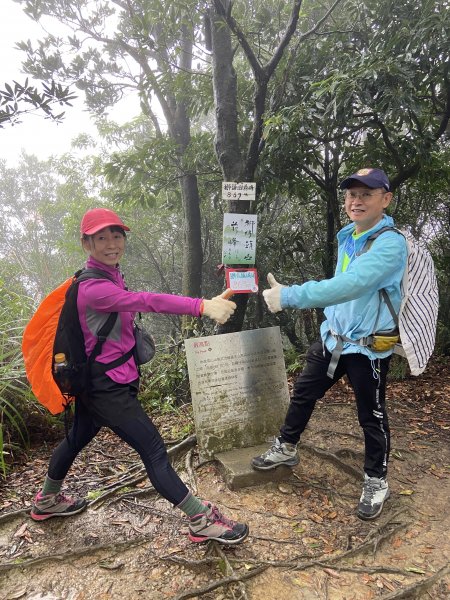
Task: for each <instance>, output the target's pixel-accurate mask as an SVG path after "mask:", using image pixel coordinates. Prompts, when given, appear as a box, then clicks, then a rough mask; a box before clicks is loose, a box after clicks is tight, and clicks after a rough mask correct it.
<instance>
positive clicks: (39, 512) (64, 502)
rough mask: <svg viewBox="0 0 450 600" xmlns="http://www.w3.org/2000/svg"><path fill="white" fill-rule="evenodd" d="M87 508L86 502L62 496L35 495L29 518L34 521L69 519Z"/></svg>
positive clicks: (40, 493)
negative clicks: (54, 518)
mask: <svg viewBox="0 0 450 600" xmlns="http://www.w3.org/2000/svg"><path fill="white" fill-rule="evenodd" d="M86 507H87V502H86V500H83V499H81V498H69V497H68V496H64V495H63V494H46V495H45V496H43V495H42V492H39V494H37V496H36V498H35V499H34V504H33V508H32V509H31V513H30V516H31V518H32V519H33V520H34V521H45V519H50V517H70V516H72V515H76V514H77V513H79V512H81V511H83V510H84V509H85V508H86Z"/></svg>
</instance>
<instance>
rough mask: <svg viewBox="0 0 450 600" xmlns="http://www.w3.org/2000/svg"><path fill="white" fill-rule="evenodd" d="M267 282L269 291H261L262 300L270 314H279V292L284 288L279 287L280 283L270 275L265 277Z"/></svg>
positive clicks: (282, 286)
mask: <svg viewBox="0 0 450 600" xmlns="http://www.w3.org/2000/svg"><path fill="white" fill-rule="evenodd" d="M267 282H268V284H269V285H270V290H264V291H263V296H264V300H265V301H266V304H267V308H268V309H269V310H270V312H272V313H276V312H280V310H283V309H282V308H281V290H282V288H284V287H286V286H285V285H281V283H278V281H277V280H276V279H275V277H274V276H273V275H272V273H269V274H268V275H267Z"/></svg>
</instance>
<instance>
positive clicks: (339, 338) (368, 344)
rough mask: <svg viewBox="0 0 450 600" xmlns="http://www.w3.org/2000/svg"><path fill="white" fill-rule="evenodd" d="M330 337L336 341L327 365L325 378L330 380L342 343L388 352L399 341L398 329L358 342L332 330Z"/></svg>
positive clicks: (364, 338)
mask: <svg viewBox="0 0 450 600" xmlns="http://www.w3.org/2000/svg"><path fill="white" fill-rule="evenodd" d="M330 335H332V336H333V337H334V339H335V340H336V346H335V348H334V350H333V352H332V353H331V359H330V364H329V365H328V370H327V376H328V377H330V379H333V377H334V372H335V371H336V367H337V364H338V362H339V359H340V357H341V354H342V351H343V349H344V342H348V343H349V344H354V345H355V346H363V347H365V348H370V349H371V350H372V351H373V352H386V351H388V350H393V348H394V347H395V345H396V344H398V342H399V340H400V336H399V334H398V329H393V330H392V331H379V332H377V333H372V334H371V335H368V336H365V337H362V338H360V339H359V340H352V339H351V338H349V337H347V336H346V335H340V334H339V333H336V332H335V331H332V330H330Z"/></svg>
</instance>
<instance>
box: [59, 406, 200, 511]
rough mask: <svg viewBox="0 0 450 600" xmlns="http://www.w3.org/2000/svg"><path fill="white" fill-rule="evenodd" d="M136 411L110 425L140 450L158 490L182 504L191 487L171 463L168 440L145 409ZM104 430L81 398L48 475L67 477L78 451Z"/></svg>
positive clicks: (176, 503) (116, 432)
mask: <svg viewBox="0 0 450 600" xmlns="http://www.w3.org/2000/svg"><path fill="white" fill-rule="evenodd" d="M139 408H140V407H139ZM134 412H135V416H133V417H130V418H128V419H126V420H125V421H124V422H123V423H121V424H120V425H108V427H109V428H110V429H111V430H112V431H114V433H115V434H117V435H118V436H119V437H120V438H121V439H122V440H123V441H124V442H126V443H127V444H128V445H129V446H131V447H132V448H133V449H134V450H136V452H138V454H139V455H140V457H141V459H142V462H143V463H144V465H145V468H146V471H147V474H148V477H149V479H150V481H151V483H152V485H153V487H154V488H155V489H156V491H157V492H158V493H159V494H161V496H163V497H164V498H166V499H167V500H169V502H172V504H174V505H178V504H180V502H182V501H183V500H184V499H185V498H186V496H187V495H188V494H189V490H188V488H187V487H186V486H185V484H184V483H183V482H182V480H181V479H180V478H179V476H178V475H177V474H176V472H175V471H174V470H173V468H172V466H171V465H170V463H169V459H168V456H167V451H166V448H165V446H164V442H163V440H162V438H161V436H160V434H159V432H158V430H157V429H156V427H155V426H154V424H153V423H152V421H151V419H150V418H149V417H148V415H147V414H146V413H145V412H144V410H143V409H142V408H141V409H140V411H139V410H136V411H134ZM100 429H101V427H100V426H98V425H95V423H94V419H93V417H92V414H91V413H90V412H89V411H88V409H87V408H86V407H85V405H84V404H83V403H82V402H80V401H77V402H76V407H75V419H74V423H73V426H72V428H71V429H70V431H69V434H68V436H67V437H66V438H65V439H64V440H63V441H62V442H61V443H60V444H59V446H58V447H57V448H56V449H55V450H54V452H53V454H52V457H51V459H50V464H49V469H48V476H49V477H50V478H51V479H54V480H56V481H60V480H62V479H64V478H65V476H66V475H67V473H68V471H69V469H70V467H71V466H72V463H73V461H74V460H75V458H76V456H77V454H78V453H79V452H80V451H81V450H82V449H83V448H84V447H85V446H86V445H87V444H89V442H90V441H91V440H92V439H93V438H94V437H95V436H96V435H97V433H98V432H99V431H100Z"/></svg>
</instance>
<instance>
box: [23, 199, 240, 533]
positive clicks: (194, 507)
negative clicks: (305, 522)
mask: <svg viewBox="0 0 450 600" xmlns="http://www.w3.org/2000/svg"><path fill="white" fill-rule="evenodd" d="M125 231H129V227H127V226H126V225H125V224H124V223H123V221H122V220H121V219H120V217H119V216H118V215H117V214H116V213H114V212H113V211H111V210H108V209H105V208H94V209H92V210H89V211H87V213H86V214H85V215H84V217H83V219H82V221H81V241H82V245H83V248H84V249H85V250H86V252H88V253H89V258H88V260H87V263H86V267H87V268H91V269H96V270H101V271H103V272H104V273H105V274H106V275H107V277H108V279H88V280H85V281H81V282H80V283H79V289H78V299H77V306H78V313H79V317H80V324H81V328H82V331H83V335H84V341H85V349H86V354H87V356H89V355H90V353H91V352H92V351H93V348H94V346H95V344H96V342H97V332H98V331H99V330H100V328H101V327H102V325H104V323H105V321H106V319H107V318H108V316H109V315H110V314H111V313H113V312H117V313H118V318H117V320H116V322H115V324H114V327H113V329H112V330H111V332H110V334H109V335H108V337H107V339H106V341H105V342H104V344H103V346H102V350H101V353H100V354H99V355H98V356H97V357H96V359H95V361H94V362H93V363H92V367H91V373H90V375H91V376H90V383H89V394H88V396H87V397H86V396H82V397H79V398H77V399H76V402H75V419H74V424H73V426H72V428H71V430H70V431H69V433H68V435H67V436H66V438H65V439H64V440H63V441H62V442H61V443H60V444H59V446H58V447H57V448H56V449H55V450H54V452H53V454H52V457H51V459H50V464H49V468H48V474H47V476H46V478H45V481H44V485H43V487H42V490H41V491H40V492H39V493H38V494H37V496H36V498H35V500H34V505H33V508H32V510H31V517H32V518H33V519H34V520H37V521H42V520H45V519H49V518H50V517H66V516H70V515H74V514H77V513H79V512H81V511H82V510H84V509H85V508H86V506H87V502H86V500H84V499H79V498H71V497H68V496H65V495H64V494H62V493H61V487H62V484H63V481H64V478H65V476H66V475H67V473H68V471H69V469H70V467H71V465H72V463H73V461H74V460H75V458H76V456H77V455H78V453H79V452H80V451H81V450H82V449H83V448H84V447H85V446H86V445H87V444H88V443H89V442H90V441H91V440H92V439H93V438H94V437H95V436H96V435H97V433H98V432H99V431H100V428H101V427H103V426H106V427H109V428H110V429H111V430H112V431H114V433H116V434H117V435H118V436H119V437H120V438H121V439H122V440H124V441H125V442H126V443H127V444H129V445H130V446H131V447H132V448H133V449H134V450H136V452H138V454H139V455H140V457H141V459H142V461H143V463H144V465H145V468H146V470H147V473H148V476H149V479H150V481H151V483H152V485H153V486H154V488H155V489H156V490H157V491H158V492H159V493H160V494H161V495H162V496H163V497H164V498H166V499H167V500H168V501H169V502H171V503H172V504H173V505H174V506H176V507H177V508H179V509H180V510H182V511H183V512H184V513H185V514H186V515H187V516H188V518H189V538H190V540H191V541H193V542H204V541H207V540H216V541H218V542H221V543H223V544H238V543H240V542H242V541H243V540H244V539H245V538H246V537H247V535H248V526H247V525H246V524H242V523H237V522H234V521H231V520H230V519H228V518H226V517H225V516H223V515H222V514H221V513H220V511H219V510H218V509H217V507H215V506H214V505H212V504H211V503H209V502H204V501H202V500H200V499H199V498H197V497H195V496H193V495H192V493H191V492H190V491H189V490H188V488H187V487H186V485H185V484H184V483H183V481H182V480H181V479H180V477H179V476H178V475H177V474H176V472H175V471H174V470H173V468H172V466H171V465H170V463H169V460H168V456H167V452H166V449H165V446H164V442H163V440H162V438H161V436H160V434H159V432H158V430H157V429H156V427H155V425H154V424H153V422H152V421H151V419H150V418H149V416H148V415H147V414H146V413H145V412H144V410H143V409H142V407H141V404H140V403H139V401H138V398H137V394H138V387H139V372H138V369H137V366H136V363H135V360H134V357H133V355H132V352H130V351H131V350H132V348H133V346H134V343H135V339H134V334H133V326H134V325H133V323H134V316H135V313H137V312H157V313H166V314H178V315H191V316H193V317H200V316H202V315H204V316H207V317H209V318H211V319H214V320H216V321H217V322H219V323H225V322H226V321H227V320H228V318H229V317H230V316H231V315H232V314H233V312H234V309H235V308H236V305H235V304H234V302H230V301H229V300H226V299H225V298H224V297H223V296H224V295H225V294H223V295H222V296H216V297H215V298H212V299H211V300H202V299H201V298H188V297H185V296H176V295H171V294H156V293H152V292H131V291H129V290H127V289H126V287H125V283H124V279H123V276H122V274H121V272H120V271H119V262H120V259H121V258H122V256H123V254H124V251H125V242H126V234H125ZM125 355H128V356H129V358H128V360H125V362H122V364H119V366H116V367H114V368H111V369H110V370H106V369H105V364H109V363H112V362H115V364H117V363H118V362H121V361H120V359H121V357H124V356H125Z"/></svg>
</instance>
